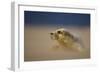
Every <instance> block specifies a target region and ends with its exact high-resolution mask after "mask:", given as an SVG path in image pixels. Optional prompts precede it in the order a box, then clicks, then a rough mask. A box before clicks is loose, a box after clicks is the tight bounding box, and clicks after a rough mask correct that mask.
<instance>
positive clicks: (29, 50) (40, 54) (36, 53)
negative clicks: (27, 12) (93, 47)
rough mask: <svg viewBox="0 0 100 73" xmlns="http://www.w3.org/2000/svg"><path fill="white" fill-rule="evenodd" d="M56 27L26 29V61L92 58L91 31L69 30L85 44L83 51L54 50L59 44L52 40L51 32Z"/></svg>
mask: <svg viewBox="0 0 100 73" xmlns="http://www.w3.org/2000/svg"><path fill="white" fill-rule="evenodd" d="M56 29H57V28H55V27H25V28H24V61H42V60H65V59H66V60H67V59H86V58H90V29H89V28H88V27H87V28H68V27H65V29H69V31H71V32H75V33H77V34H78V35H79V36H80V37H81V39H82V41H83V44H84V47H85V48H83V51H82V52H79V51H75V50H70V49H67V48H66V49H62V48H61V49H59V48H58V49H57V47H56V48H54V47H55V45H57V44H58V43H57V42H55V41H53V40H51V38H50V34H49V33H50V32H51V31H53V30H56Z"/></svg>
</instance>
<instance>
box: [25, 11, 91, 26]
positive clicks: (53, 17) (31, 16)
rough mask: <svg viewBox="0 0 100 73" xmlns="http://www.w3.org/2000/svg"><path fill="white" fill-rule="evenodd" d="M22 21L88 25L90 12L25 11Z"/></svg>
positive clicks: (38, 23)
mask: <svg viewBox="0 0 100 73" xmlns="http://www.w3.org/2000/svg"><path fill="white" fill-rule="evenodd" d="M24 23H25V25H33V26H44V25H48V26H49V25H50V26H54V25H58V24H61V25H68V26H89V25H90V14H79V13H57V12H36V11H25V12H24Z"/></svg>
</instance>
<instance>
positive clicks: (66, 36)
mask: <svg viewBox="0 0 100 73" xmlns="http://www.w3.org/2000/svg"><path fill="white" fill-rule="evenodd" d="M50 34H51V39H53V40H56V41H57V42H58V43H59V45H61V46H62V47H65V48H69V49H70V48H71V49H78V50H79V51H81V50H82V45H81V43H79V38H77V37H75V36H74V35H73V34H72V33H70V32H69V31H67V30H65V29H64V28H61V29H57V30H56V31H54V32H51V33H50Z"/></svg>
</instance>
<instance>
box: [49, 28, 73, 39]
mask: <svg viewBox="0 0 100 73" xmlns="http://www.w3.org/2000/svg"><path fill="white" fill-rule="evenodd" d="M50 35H51V39H53V40H60V39H65V38H66V37H70V38H71V39H73V35H71V34H70V32H68V31H67V30H66V29H64V28H61V29H57V30H56V31H53V32H51V33H50Z"/></svg>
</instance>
